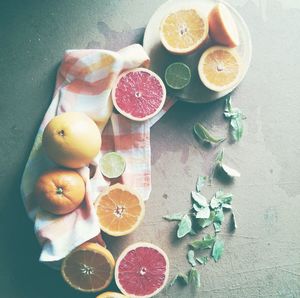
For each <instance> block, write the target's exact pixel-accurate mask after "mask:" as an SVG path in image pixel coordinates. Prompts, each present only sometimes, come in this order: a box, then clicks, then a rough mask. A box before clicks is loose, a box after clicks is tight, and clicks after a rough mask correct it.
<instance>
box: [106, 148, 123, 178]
mask: <svg viewBox="0 0 300 298" xmlns="http://www.w3.org/2000/svg"><path fill="white" fill-rule="evenodd" d="M125 167H126V162H125V159H124V158H123V156H122V155H121V154H119V153H117V152H109V153H106V154H104V155H103V156H102V157H101V159H100V170H101V173H102V174H103V175H104V176H105V177H107V178H110V179H112V178H118V177H120V176H121V175H122V174H123V173H124V171H125Z"/></svg>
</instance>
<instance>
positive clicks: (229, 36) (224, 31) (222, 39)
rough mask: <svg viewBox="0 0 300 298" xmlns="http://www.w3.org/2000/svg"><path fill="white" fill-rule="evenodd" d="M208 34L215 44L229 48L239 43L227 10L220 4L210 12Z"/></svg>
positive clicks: (236, 31) (236, 30) (235, 27)
mask: <svg viewBox="0 0 300 298" xmlns="http://www.w3.org/2000/svg"><path fill="white" fill-rule="evenodd" d="M208 21H209V34H210V37H211V38H212V39H213V40H214V41H215V42H217V43H219V44H221V45H224V46H228V47H230V48H234V47H237V46H238V45H239V43H240V39H239V32H238V29H237V26H236V23H235V21H234V19H233V17H232V15H231V12H230V11H229V9H228V8H227V7H226V6H225V5H224V4H222V3H219V4H217V5H216V6H215V7H214V8H213V10H212V11H211V12H210V14H209V17H208Z"/></svg>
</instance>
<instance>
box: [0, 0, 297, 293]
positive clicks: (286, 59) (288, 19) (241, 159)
mask: <svg viewBox="0 0 300 298" xmlns="http://www.w3.org/2000/svg"><path fill="white" fill-rule="evenodd" d="M199 1H200V0H199ZM162 2H163V1H161V0H152V1H142V0H122V1H121V0H119V1H117V0H112V1H108V0H103V1H100V0H98V1H96V0H89V1H83V0H64V1H50V0H44V1H37V0H28V1H21V0H19V1H18V0H11V1H1V4H0V40H1V45H0V69H1V76H0V90H1V92H0V119H1V125H0V140H1V145H0V149H1V154H0V168H1V172H0V189H1V200H0V237H1V241H0V256H1V257H0V258H1V263H0V264H1V265H0V289H1V294H0V297H3V298H21V297H22V298H48V297H49V298H50V297H51V298H53V297H56V298H68V297H70V298H71V297H72V298H74V297H95V295H94V294H92V295H87V294H81V293H78V292H75V291H73V290H72V289H70V288H68V286H66V285H65V284H64V282H63V281H62V279H61V277H60V275H59V274H58V273H57V272H55V271H53V270H51V269H49V268H47V267H46V266H44V265H42V264H40V263H39V262H38V257H39V252H40V248H39V246H38V244H37V242H36V239H35V236H34V234H33V226H32V223H31V222H30V221H29V220H28V219H27V217H26V214H25V211H24V208H23V205H22V202H21V198H20V193H19V185H20V179H21V175H22V171H23V167H24V165H25V162H26V159H27V157H28V154H29V152H30V148H31V146H32V142H33V140H34V135H35V132H36V130H37V128H38V126H39V123H40V121H41V119H42V118H43V115H44V113H45V111H46V109H47V107H48V105H49V102H50V99H51V95H52V91H53V87H54V82H55V73H56V70H57V66H58V64H59V62H60V59H61V58H62V55H63V53H64V50H66V49H70V48H88V47H89V48H93V47H100V48H107V49H118V48H121V47H122V46H126V45H128V44H130V43H133V42H139V41H141V39H142V36H143V32H144V27H145V25H146V23H147V21H148V20H149V18H150V16H151V14H152V13H153V12H154V11H155V9H156V7H157V6H158V5H159V4H161V3H162ZM228 2H229V3H230V4H232V5H233V6H234V7H235V8H236V9H237V10H238V11H239V12H240V14H241V15H242V16H243V17H244V18H245V20H246V22H247V23H248V25H249V28H250V31H251V34H252V39H253V61H252V64H251V67H250V70H249V72H248V74H247V76H246V78H245V80H244V81H243V83H242V84H241V85H240V86H239V87H238V89H237V90H236V91H235V92H234V94H233V103H234V105H235V106H238V107H239V108H241V109H242V111H243V112H244V113H245V114H246V115H247V120H246V121H245V126H246V128H245V135H244V137H243V139H242V140H241V141H240V142H239V143H236V144H231V143H230V142H227V141H226V142H224V143H223V144H222V147H224V148H225V159H226V161H227V163H228V164H230V165H232V166H233V167H235V168H237V169H238V170H239V171H240V172H241V174H242V176H241V178H240V179H236V181H235V182H234V183H231V184H223V183H222V182H221V181H217V180H214V183H213V185H212V186H211V187H208V188H206V189H205V191H204V193H205V194H207V195H208V196H209V195H211V194H212V193H213V192H214V191H216V190H217V189H219V188H222V189H225V190H226V191H230V192H232V193H233V194H234V203H233V204H234V208H235V210H236V214H237V219H238V230H237V231H236V232H235V233H231V232H230V231H228V226H227V224H226V225H225V227H224V229H223V231H222V232H221V234H220V238H222V239H223V240H224V241H225V253H224V256H223V257H222V259H221V260H220V261H219V262H218V263H214V262H213V261H210V262H209V263H208V264H207V265H206V266H200V265H199V266H198V269H199V270H200V272H201V278H202V281H201V282H202V287H201V289H200V291H199V292H198V293H194V292H192V291H191V290H190V289H189V287H186V288H182V287H180V286H177V285H176V286H174V287H173V288H172V289H170V290H168V291H164V292H162V293H161V294H160V295H158V297H214V298H216V297H220V298H221V297H222V298H224V297H230V298H232V297H247V298H248V297H300V252H299V251H300V236H299V226H300V216H299V210H300V174H299V169H300V158H299V156H300V139H299V130H300V118H299V112H300V104H299V94H300V84H299V78H300V68H299V67H298V66H297V62H298V60H299V52H300V43H299V31H300V21H299V20H300V6H299V3H298V1H297V0H294V1H292V0H290V1H287V0H280V1H279V0H230V1H228ZM223 108H224V102H223V101H222V100H221V101H217V102H214V103H211V104H206V105H191V104H187V103H182V102H179V103H177V104H176V105H175V106H174V107H173V108H172V109H171V110H170V111H169V112H168V113H167V114H166V115H165V116H164V117H163V118H162V119H161V121H160V122H159V123H157V124H156V125H155V126H154V127H153V128H152V131H151V144H152V171H153V175H152V178H153V181H152V183H153V191H152V194H151V197H150V199H149V201H148V202H147V206H146V207H147V210H146V217H145V220H144V222H143V224H142V225H141V226H140V227H139V229H138V230H137V231H136V232H135V233H133V234H132V235H130V236H128V237H123V238H122V239H114V240H113V239H108V238H107V237H106V239H107V240H108V245H109V248H111V250H112V252H113V254H114V255H115V256H116V257H117V256H118V254H119V253H120V251H121V250H122V249H123V248H124V247H125V246H126V245H128V244H129V243H133V242H135V241H150V242H153V243H156V244H158V245H159V246H161V247H162V248H163V249H165V251H166V252H167V254H168V255H169V257H170V262H171V272H170V273H171V276H173V275H174V274H176V273H177V271H178V270H180V271H182V272H186V271H187V270H188V269H189V265H188V263H187V261H186V259H185V253H186V244H187V242H188V241H189V239H184V240H182V241H176V239H175V236H174V235H175V234H174V233H175V224H172V223H168V222H165V221H164V220H163V219H162V216H163V215H165V214H168V213H173V212H177V211H182V210H187V209H188V208H189V207H190V196H189V193H190V191H191V190H193V189H194V185H195V181H196V179H197V177H198V175H200V174H203V175H206V174H208V173H209V170H210V167H211V163H212V160H213V158H214V155H215V154H216V152H217V150H218V149H219V148H212V149H207V148H204V147H203V146H201V145H200V144H199V143H198V142H197V141H196V140H195V138H194V136H193V134H192V127H193V125H194V123H195V122H197V121H202V122H203V123H205V124H206V125H207V126H208V127H210V128H211V129H212V130H213V131H215V133H216V134H220V135H227V133H228V123H227V122H226V121H225V120H224V119H223V116H222V111H223ZM226 222H228V216H227V217H226Z"/></svg>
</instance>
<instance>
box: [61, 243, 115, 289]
mask: <svg viewBox="0 0 300 298" xmlns="http://www.w3.org/2000/svg"><path fill="white" fill-rule="evenodd" d="M114 266H115V260H114V258H113V256H112V254H111V253H110V252H109V251H108V250H107V249H106V248H104V247H102V246H101V245H99V244H96V243H91V242H87V243H84V244H82V245H81V246H79V247H78V248H76V249H74V250H73V251H72V252H71V253H70V254H69V255H68V256H67V257H66V258H65V259H64V261H63V263H62V266H61V273H62V276H63V278H64V280H65V281H66V282H67V283H68V284H69V285H70V286H71V287H72V288H74V289H76V290H79V291H83V292H98V291H101V290H103V289H105V288H107V287H108V285H109V284H110V282H111V281H112V278H113V272H114Z"/></svg>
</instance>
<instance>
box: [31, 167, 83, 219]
mask: <svg viewBox="0 0 300 298" xmlns="http://www.w3.org/2000/svg"><path fill="white" fill-rule="evenodd" d="M84 195H85V183H84V181H83V179H82V177H81V176H80V175H79V174H78V173H77V172H75V171H72V170H63V169H56V170H52V171H48V172H46V173H44V174H43V175H42V176H40V177H39V179H38V180H37V182H36V185H35V197H36V200H37V203H38V204H39V205H40V207H41V208H43V209H44V210H46V211H48V212H51V213H53V214H66V213H69V212H71V211H73V210H75V209H76V208H77V207H78V206H79V205H80V204H81V202H82V200H83V199H84Z"/></svg>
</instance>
